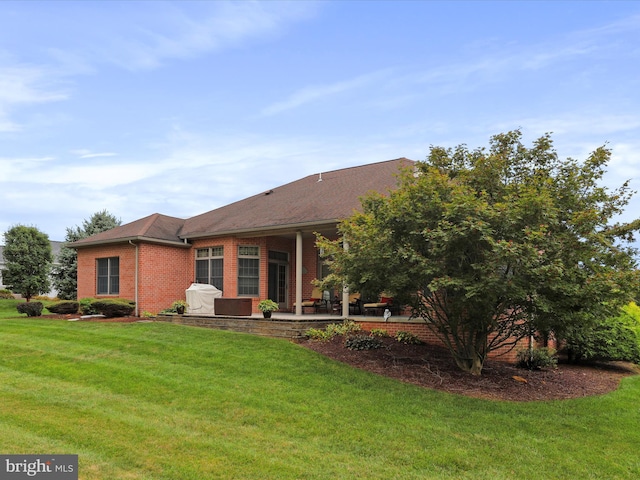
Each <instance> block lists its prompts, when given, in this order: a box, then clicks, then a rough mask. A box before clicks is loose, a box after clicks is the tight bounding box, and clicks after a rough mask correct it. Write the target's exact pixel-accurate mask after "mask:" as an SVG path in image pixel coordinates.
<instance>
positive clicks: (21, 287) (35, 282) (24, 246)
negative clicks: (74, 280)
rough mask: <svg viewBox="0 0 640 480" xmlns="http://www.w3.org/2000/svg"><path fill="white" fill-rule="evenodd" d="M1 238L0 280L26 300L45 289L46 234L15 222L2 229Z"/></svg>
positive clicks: (47, 271) (48, 244)
mask: <svg viewBox="0 0 640 480" xmlns="http://www.w3.org/2000/svg"><path fill="white" fill-rule="evenodd" d="M4 242H5V246H4V250H3V256H4V261H5V268H4V269H3V270H2V278H3V281H4V283H5V284H6V285H7V286H8V287H9V288H10V289H11V290H12V291H13V292H15V293H19V294H21V295H22V296H23V297H25V299H26V300H27V302H28V301H30V300H31V297H33V296H35V295H40V294H42V293H47V292H48V291H49V289H50V282H49V274H50V271H51V263H52V262H53V254H52V252H51V242H50V241H49V237H48V235H47V234H46V233H43V232H41V231H40V230H38V229H37V228H35V227H27V226H24V225H16V226H14V227H11V228H10V229H9V230H7V231H6V232H5V234H4Z"/></svg>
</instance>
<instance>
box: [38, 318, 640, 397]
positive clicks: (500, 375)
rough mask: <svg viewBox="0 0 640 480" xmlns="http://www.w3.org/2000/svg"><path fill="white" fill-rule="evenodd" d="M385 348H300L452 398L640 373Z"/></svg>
mask: <svg viewBox="0 0 640 480" xmlns="http://www.w3.org/2000/svg"><path fill="white" fill-rule="evenodd" d="M37 318H43V319H44V318H47V319H51V318H54V319H60V320H70V319H74V318H78V315H43V316H42V317H37ZM79 321H92V322H125V323H132V322H140V321H145V319H144V318H140V317H119V318H91V319H81V320H79ZM382 341H383V342H384V346H383V348H380V349H375V350H349V349H347V348H346V347H345V346H344V338H343V337H340V336H336V337H334V338H333V339H331V340H330V341H328V342H321V341H314V340H304V341H301V342H300V344H301V345H302V346H304V347H306V348H309V349H311V350H314V351H316V352H318V353H320V354H322V355H325V356H327V357H330V358H332V359H334V360H337V361H340V362H343V363H346V364H349V365H351V366H353V367H356V368H360V369H362V370H367V371H369V372H373V373H376V374H378V375H383V376H387V377H391V378H395V379H398V380H400V381H402V382H407V383H412V384H414V385H419V386H421V387H425V388H431V389H435V390H442V391H445V392H449V393H455V394H459V395H466V396H469V397H477V398H484V399H492V400H508V401H515V402H526V401H535V400H562V399H569V398H579V397H587V396H592V395H602V394H605V393H608V392H611V391H613V390H616V389H617V388H618V385H619V384H620V380H622V379H623V378H624V377H627V376H629V375H636V374H638V373H640V368H639V367H638V366H637V365H633V364H631V363H626V362H601V363H592V364H586V365H584V364H580V365H574V364H568V363H566V362H562V361H561V362H560V363H559V364H558V367H557V368H555V369H547V370H526V369H522V368H517V367H516V366H514V365H512V364H510V363H507V362H503V361H498V360H487V361H486V362H485V365H484V368H483V370H482V375H481V376H473V375H470V374H468V373H465V372H463V371H461V370H460V369H459V368H458V367H457V366H456V364H455V362H454V361H453V359H452V358H451V355H450V354H449V352H448V351H447V350H446V349H444V348H442V347H439V346H434V345H426V344H422V345H405V344H403V343H400V342H398V341H396V340H395V339H393V338H383V339H382Z"/></svg>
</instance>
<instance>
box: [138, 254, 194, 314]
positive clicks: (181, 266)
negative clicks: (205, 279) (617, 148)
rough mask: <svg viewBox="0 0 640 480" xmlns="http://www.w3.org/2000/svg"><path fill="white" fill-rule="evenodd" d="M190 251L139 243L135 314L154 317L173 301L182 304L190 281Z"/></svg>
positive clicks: (191, 263)
mask: <svg viewBox="0 0 640 480" xmlns="http://www.w3.org/2000/svg"><path fill="white" fill-rule="evenodd" d="M193 256H194V254H193V253H192V250H191V249H188V248H179V247H172V246H168V245H158V244H152V243H141V244H140V248H139V251H138V264H139V271H138V285H139V288H138V306H139V310H138V311H139V313H141V314H142V313H144V312H151V313H158V312H159V311H161V310H164V309H165V308H169V307H170V306H171V304H172V303H173V302H174V301H175V300H185V299H186V293H185V290H186V289H187V288H189V285H191V282H192V280H193V278H194V268H195V262H192V261H189V260H190V259H191V258H193Z"/></svg>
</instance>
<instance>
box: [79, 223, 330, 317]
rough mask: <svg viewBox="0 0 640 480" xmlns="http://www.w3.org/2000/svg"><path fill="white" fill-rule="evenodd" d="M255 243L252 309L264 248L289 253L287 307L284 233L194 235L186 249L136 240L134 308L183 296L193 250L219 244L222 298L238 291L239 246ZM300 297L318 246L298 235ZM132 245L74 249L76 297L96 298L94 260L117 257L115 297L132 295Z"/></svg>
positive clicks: (262, 289) (159, 306)
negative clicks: (256, 258) (256, 260)
mask: <svg viewBox="0 0 640 480" xmlns="http://www.w3.org/2000/svg"><path fill="white" fill-rule="evenodd" d="M239 245H257V246H259V247H260V284H259V295H258V296H257V297H254V298H253V299H252V304H253V311H254V312H258V309H257V304H258V302H259V301H260V300H262V299H265V298H267V296H268V280H269V279H268V272H269V250H277V251H280V252H287V253H289V285H288V286H289V306H290V307H291V306H292V305H293V304H294V302H295V265H296V258H295V257H296V240H295V238H284V237H253V238H237V237H224V238H214V239H198V240H195V241H194V242H193V244H192V246H191V248H180V247H174V246H170V245H161V244H152V243H140V244H139V250H138V265H139V270H138V276H139V278H138V284H139V287H138V312H139V314H142V313H144V312H151V313H157V312H159V311H160V310H163V309H165V308H168V307H170V306H171V303H172V302H173V301H174V300H178V299H185V290H186V289H187V288H188V287H189V285H191V283H192V282H194V281H195V261H196V250H197V249H199V248H206V247H217V246H222V247H223V248H224V276H223V288H222V293H223V296H224V297H230V298H233V297H237V296H238V246H239ZM302 251H303V259H302V265H303V272H306V273H303V275H302V297H303V298H309V297H310V296H311V292H312V291H313V288H314V286H313V284H312V283H311V282H312V281H313V280H314V279H316V278H317V277H318V251H317V249H316V247H315V236H313V235H309V236H305V237H304V238H303V249H302ZM135 254H136V251H135V246H134V245H131V244H129V243H121V244H114V245H111V246H99V247H87V248H81V249H79V250H78V298H84V297H96V259H98V258H106V257H120V294H119V295H118V296H117V297H118V298H126V299H130V300H134V299H135V285H134V283H135V281H134V280H135Z"/></svg>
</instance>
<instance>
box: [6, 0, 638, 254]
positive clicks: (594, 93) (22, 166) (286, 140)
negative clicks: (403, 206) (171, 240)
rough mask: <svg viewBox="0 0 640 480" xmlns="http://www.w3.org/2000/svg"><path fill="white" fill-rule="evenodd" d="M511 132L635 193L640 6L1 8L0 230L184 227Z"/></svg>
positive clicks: (630, 211) (85, 4)
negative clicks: (602, 156)
mask: <svg viewBox="0 0 640 480" xmlns="http://www.w3.org/2000/svg"><path fill="white" fill-rule="evenodd" d="M514 129H520V130H521V131H522V133H523V137H524V140H525V143H526V144H527V145H528V146H531V142H532V141H533V140H534V139H536V138H538V137H540V136H542V135H544V134H545V133H547V132H551V134H552V138H553V140H554V145H555V147H556V149H557V152H558V154H559V156H560V157H561V158H566V157H572V158H575V159H577V160H584V159H586V158H587V156H588V154H589V153H590V152H591V151H593V150H594V149H596V148H597V147H599V146H602V145H605V144H606V145H607V146H608V147H609V148H610V149H611V150H612V159H611V162H610V164H609V167H608V171H607V174H606V177H605V183H606V185H607V186H609V187H610V188H612V189H615V188H617V187H619V186H620V185H622V183H623V182H624V181H626V180H630V185H631V187H632V189H633V190H639V191H640V2H635V1H628V2H625V1H607V2H598V1H582V2H581V1H566V2H563V1H531V2H525V1H496V2H484V1H448V2H440V1H388V2H387V1H365V0H361V1H338V0H333V1H320V2H313V1H294V2H277V1H258V2H251V1H241V2H225V1H195V2H189V1H179V2H171V1H165V2H154V1H104V2H95V1H82V2H80V1H73V2H62V1H43V2H38V1H17V2H14V1H6V0H4V1H2V2H0V233H4V232H6V231H7V230H8V229H9V228H11V227H12V226H14V225H18V224H19V225H27V226H34V227H37V228H38V229H39V230H40V231H42V232H44V233H46V234H47V235H48V236H49V238H50V239H51V240H60V241H61V240H64V239H65V235H66V229H67V228H74V227H76V226H81V225H82V223H83V222H84V221H85V220H88V219H90V217H91V216H92V215H93V214H94V213H96V212H99V211H103V210H107V211H108V212H109V213H111V214H112V215H114V216H115V217H117V218H119V219H120V220H121V221H122V223H123V224H125V223H129V222H131V221H134V220H137V219H139V218H142V217H145V216H148V215H151V214H153V213H162V214H165V215H170V216H174V217H179V218H188V217H191V216H194V215H198V214H201V213H204V212H207V211H210V210H213V209H215V208H218V207H221V206H223V205H226V204H229V203H231V202H234V201H236V200H241V199H243V198H246V197H248V196H251V195H254V194H258V193H260V192H263V191H266V190H268V189H270V188H273V187H277V186H279V185H283V184H286V183H289V182H291V181H294V180H297V179H300V178H303V177H305V176H307V175H311V174H317V173H320V172H326V171H330V170H335V169H340V168H346V167H351V166H357V165H363V164H368V163H373V162H379V161H384V160H390V159H395V158H399V157H407V158H410V159H413V160H424V159H425V158H426V157H427V155H428V153H429V148H430V147H431V146H442V147H455V146H457V145H459V144H466V145H468V146H469V147H470V148H477V147H483V146H487V145H488V143H489V139H490V137H491V136H492V135H495V134H498V133H501V132H506V131H510V130H514ZM637 217H640V196H636V197H634V199H633V200H632V201H631V203H630V204H629V206H628V208H627V211H626V213H625V214H624V215H623V217H622V218H621V220H624V221H629V220H632V219H634V218H637ZM1 241H2V238H1V237H0V242H1Z"/></svg>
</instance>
